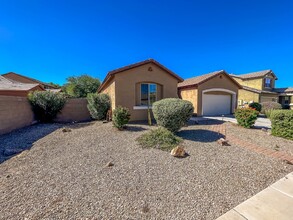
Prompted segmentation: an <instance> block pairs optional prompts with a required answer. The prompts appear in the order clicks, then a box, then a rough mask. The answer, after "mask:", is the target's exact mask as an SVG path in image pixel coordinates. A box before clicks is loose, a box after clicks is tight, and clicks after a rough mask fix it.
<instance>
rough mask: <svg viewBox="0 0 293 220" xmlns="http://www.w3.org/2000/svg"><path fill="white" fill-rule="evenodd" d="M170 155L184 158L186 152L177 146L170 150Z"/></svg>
mask: <svg viewBox="0 0 293 220" xmlns="http://www.w3.org/2000/svg"><path fill="white" fill-rule="evenodd" d="M171 155H172V156H173V157H185V156H186V152H185V150H184V148H183V147H180V146H177V147H175V148H173V149H172V150H171Z"/></svg>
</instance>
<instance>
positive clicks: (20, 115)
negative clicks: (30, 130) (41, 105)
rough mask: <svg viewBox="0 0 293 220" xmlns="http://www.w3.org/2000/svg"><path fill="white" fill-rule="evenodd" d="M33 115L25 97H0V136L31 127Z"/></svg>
mask: <svg viewBox="0 0 293 220" xmlns="http://www.w3.org/2000/svg"><path fill="white" fill-rule="evenodd" d="M33 121H34V114H33V111H32V110H31V105H30V104H29V102H28V100H27V98H26V97H16V96H0V134H4V133H8V132H10V131H12V130H15V129H18V128H22V127H25V126H28V125H31V124H32V122H33Z"/></svg>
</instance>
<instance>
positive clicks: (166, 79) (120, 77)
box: [102, 63, 178, 121]
mask: <svg viewBox="0 0 293 220" xmlns="http://www.w3.org/2000/svg"><path fill="white" fill-rule="evenodd" d="M149 67H151V69H152V71H149ZM114 81H115V106H119V105H120V106H123V107H127V108H128V109H129V110H130V113H131V121H137V120H147V110H134V109H133V107H134V106H136V101H137V98H136V97H137V95H138V94H137V91H136V90H137V89H136V85H137V83H141V82H145V83H156V84H159V85H161V86H162V87H161V90H162V91H161V97H162V98H178V94H177V84H178V79H176V78H174V77H173V76H171V75H170V74H169V73H167V72H166V71H165V70H162V69H161V68H160V67H158V66H157V65H155V64H152V63H151V64H145V65H142V66H139V67H137V68H133V69H129V70H126V71H123V72H121V73H118V74H116V75H115V76H114ZM105 90H107V88H106V87H105V89H104V90H103V91H102V92H104V91H105Z"/></svg>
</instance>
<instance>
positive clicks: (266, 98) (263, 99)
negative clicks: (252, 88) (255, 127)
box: [260, 94, 279, 103]
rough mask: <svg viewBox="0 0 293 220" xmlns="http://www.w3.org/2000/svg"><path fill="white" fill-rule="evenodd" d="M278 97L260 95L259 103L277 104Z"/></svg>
mask: <svg viewBox="0 0 293 220" xmlns="http://www.w3.org/2000/svg"><path fill="white" fill-rule="evenodd" d="M278 100H279V96H278V95H273V94H261V95H260V103H262V102H278Z"/></svg>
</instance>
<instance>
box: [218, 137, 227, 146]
mask: <svg viewBox="0 0 293 220" xmlns="http://www.w3.org/2000/svg"><path fill="white" fill-rule="evenodd" d="M217 142H218V144H220V145H221V146H228V140H225V139H224V138H220V139H219V140H218V141H217Z"/></svg>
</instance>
